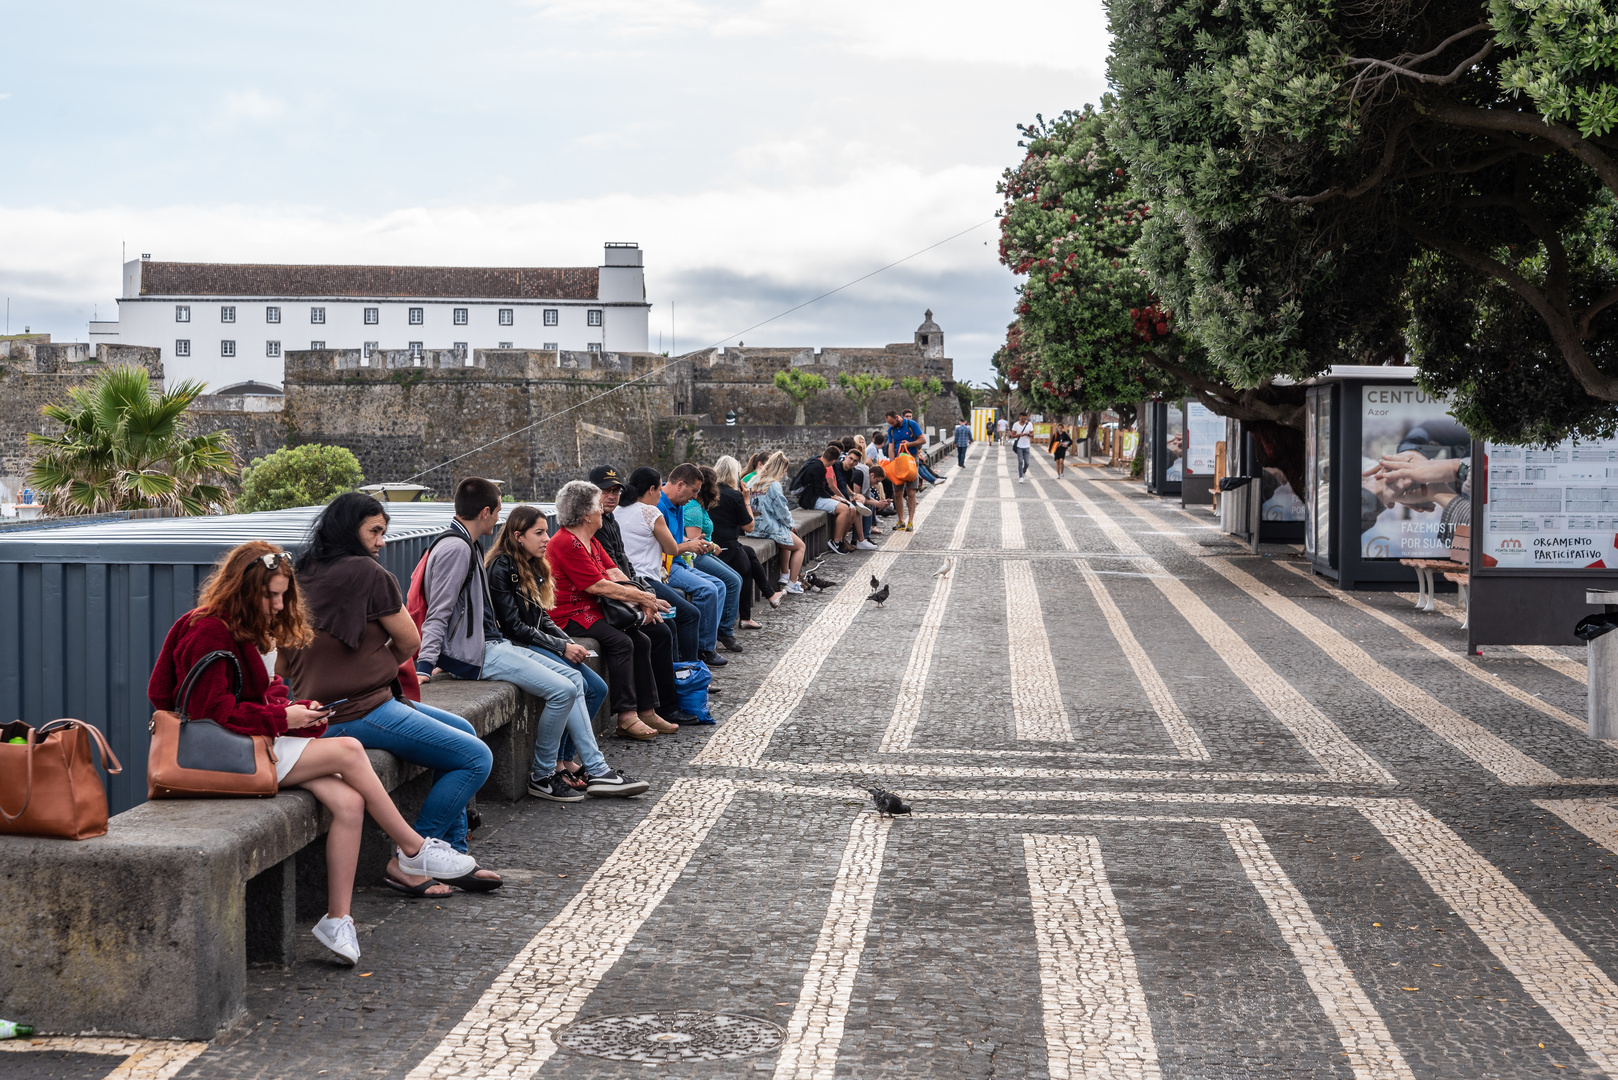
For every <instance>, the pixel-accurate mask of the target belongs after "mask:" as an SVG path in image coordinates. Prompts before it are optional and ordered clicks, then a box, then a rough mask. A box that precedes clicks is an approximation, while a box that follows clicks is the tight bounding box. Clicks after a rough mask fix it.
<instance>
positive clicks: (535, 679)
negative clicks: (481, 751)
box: [416, 476, 651, 802]
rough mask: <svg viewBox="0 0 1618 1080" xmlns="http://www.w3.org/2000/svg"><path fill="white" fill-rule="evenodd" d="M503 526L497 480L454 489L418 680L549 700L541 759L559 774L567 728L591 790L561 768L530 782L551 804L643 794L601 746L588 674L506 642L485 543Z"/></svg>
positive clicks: (474, 480) (430, 591)
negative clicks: (496, 688)
mask: <svg viewBox="0 0 1618 1080" xmlns="http://www.w3.org/2000/svg"><path fill="white" fill-rule="evenodd" d="M499 527H500V489H499V487H497V486H496V485H495V483H494V482H493V481H492V480H485V479H483V478H482V477H477V476H469V477H467V478H466V479H465V480H462V481H461V482H460V484H459V485H457V486H456V488H455V520H454V521H453V522H451V524H450V528H449V532H448V533H446V534H445V535H444V536H443V537H442V538H441V539H439V540H438V541H436V542H435V543H434V545H433V548H432V550H431V551H430V552H429V553H428V555H427V568H426V571H425V572H424V573H423V575H422V582H421V584H422V589H423V591H425V592H426V594H427V595H426V597H425V599H426V602H427V616H426V618H425V619H424V620H423V621H422V624H421V651H419V652H418V653H417V654H416V675H417V677H418V678H420V679H421V681H422V682H423V683H426V682H428V681H430V680H431V679H432V678H434V677H437V676H441V675H445V674H448V675H452V676H454V677H455V678H457V679H467V680H478V679H487V680H494V681H500V682H509V683H515V684H516V685H517V686H519V687H521V688H522V689H524V690H526V691H528V692H529V693H530V694H532V695H534V696H535V697H537V698H540V699H542V700H543V701H544V702H545V708H544V711H543V712H541V713H540V718H539V732H538V735H537V737H536V738H535V740H534V761H535V762H536V763H538V762H544V763H547V765H549V766H551V767H552V768H553V769H554V765H555V762H556V757H557V754H558V753H559V752H560V750H561V743H562V731H563V729H564V728H565V729H566V730H567V731H568V732H569V733H570V734H572V736H573V742H574V744H575V745H576V746H577V747H578V750H579V757H580V759H581V761H582V762H583V764H584V771H585V772H586V773H587V774H589V777H590V779H589V783H588V785H587V787H586V788H585V792H580V791H578V790H577V789H575V788H571V787H569V786H568V785H567V784H566V783H564V782H563V780H562V777H561V776H560V775H559V774H557V773H556V772H554V771H551V772H546V773H545V774H544V775H540V773H541V772H542V771H543V769H542V768H541V769H535V770H534V772H533V773H532V774H531V775H530V776H529V778H528V794H530V795H532V796H534V797H535V798H539V799H549V800H550V801H552V802H579V801H581V800H583V799H584V797H585V793H588V794H590V795H595V796H609V795H617V796H626V795H639V794H641V793H642V792H644V791H645V790H647V788H649V787H650V786H651V785H650V784H648V783H647V782H646V781H644V780H634V779H631V778H630V777H628V776H625V775H624V774H623V773H619V772H615V771H614V770H613V769H612V768H610V767H609V766H608V765H607V762H606V760H605V759H604V758H603V757H602V756H601V751H600V749H599V748H598V747H597V746H596V740H595V731H594V730H593V728H592V727H591V724H590V717H589V715H588V714H587V713H586V711H585V704H584V677H583V676H581V675H580V674H579V673H578V672H577V671H576V670H574V669H573V668H572V667H571V666H569V665H568V664H566V663H565V662H563V661H562V660H559V659H557V658H556V657H554V656H551V655H550V654H548V653H546V652H544V651H542V650H535V649H526V648H523V647H522V646H521V645H516V644H513V643H512V642H510V641H507V640H506V639H505V637H504V636H503V635H502V634H501V633H500V624H499V622H498V621H497V620H496V619H495V617H494V605H493V603H492V602H491V601H490V599H489V581H488V578H487V577H486V576H485V574H484V569H483V559H482V557H481V556H482V552H480V551H479V550H478V542H479V541H480V540H482V539H483V538H484V537H486V536H490V535H492V534H493V533H494V531H495V530H496V529H498V528H499Z"/></svg>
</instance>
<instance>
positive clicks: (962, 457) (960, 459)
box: [955, 446, 966, 469]
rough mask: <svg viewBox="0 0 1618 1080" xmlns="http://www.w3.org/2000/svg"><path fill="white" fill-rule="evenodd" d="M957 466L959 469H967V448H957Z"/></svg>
mask: <svg viewBox="0 0 1618 1080" xmlns="http://www.w3.org/2000/svg"><path fill="white" fill-rule="evenodd" d="M955 465H956V467H957V468H963V469H964V468H965V467H966V447H964V446H957V447H956V448H955Z"/></svg>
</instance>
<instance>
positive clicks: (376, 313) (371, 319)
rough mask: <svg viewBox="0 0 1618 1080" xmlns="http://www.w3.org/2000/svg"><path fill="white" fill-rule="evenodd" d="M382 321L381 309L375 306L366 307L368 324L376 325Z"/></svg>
mask: <svg viewBox="0 0 1618 1080" xmlns="http://www.w3.org/2000/svg"><path fill="white" fill-rule="evenodd" d="M380 321H382V312H381V311H380V310H379V309H377V308H374V307H368V308H366V309H365V325H366V326H375V325H376V324H377V323H378V322H380Z"/></svg>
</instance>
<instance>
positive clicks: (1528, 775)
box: [1102, 485, 1618, 786]
mask: <svg viewBox="0 0 1618 1080" xmlns="http://www.w3.org/2000/svg"><path fill="white" fill-rule="evenodd" d="M1102 489H1103V490H1104V491H1106V493H1107V494H1108V495H1111V496H1112V497H1113V498H1114V499H1115V500H1117V501H1118V502H1120V503H1122V504H1123V505H1124V507H1125V508H1126V509H1128V510H1129V511H1130V512H1131V513H1133V514H1134V515H1135V516H1136V517H1139V518H1141V519H1143V520H1145V521H1149V522H1151V523H1153V524H1154V525H1159V526H1161V525H1164V524H1167V523H1166V522H1164V521H1163V520H1162V519H1161V518H1159V517H1157V515H1155V514H1153V513H1152V512H1151V511H1149V510H1147V509H1146V508H1145V507H1141V506H1136V505H1135V503H1134V501H1133V500H1132V499H1130V497H1129V496H1127V495H1124V494H1122V493H1121V492H1118V491H1115V490H1113V489H1112V488H1110V487H1107V486H1106V485H1102ZM1162 535H1164V536H1166V537H1167V538H1168V539H1169V540H1170V541H1171V542H1172V543H1174V544H1175V545H1177V546H1179V547H1180V548H1181V549H1183V550H1185V551H1188V552H1191V553H1193V554H1196V555H1198V556H1204V555H1206V554H1207V552H1206V551H1205V550H1203V549H1202V547H1201V546H1200V545H1199V544H1197V542H1196V541H1195V540H1192V539H1191V538H1190V537H1188V536H1186V535H1185V534H1183V533H1180V532H1177V531H1176V532H1164V533H1163V534H1162ZM1201 563H1202V565H1204V566H1206V567H1207V568H1208V569H1210V570H1212V571H1213V572H1214V573H1216V574H1219V575H1220V576H1221V577H1223V578H1224V579H1225V580H1227V581H1229V582H1230V583H1231V584H1232V585H1234V586H1236V587H1237V588H1238V589H1240V590H1242V591H1243V592H1244V593H1246V594H1247V595H1248V596H1251V597H1252V598H1253V599H1254V600H1257V601H1258V602H1259V603H1260V604H1262V605H1263V606H1264V607H1265V608H1266V609H1267V610H1268V611H1269V612H1270V613H1271V614H1273V615H1274V616H1275V617H1276V618H1278V619H1280V620H1281V621H1282V622H1285V623H1288V624H1290V625H1291V626H1292V628H1293V629H1294V630H1296V631H1298V632H1299V633H1300V634H1302V635H1303V636H1304V637H1305V638H1306V639H1308V640H1309V641H1310V642H1311V643H1312V644H1314V645H1315V646H1316V647H1318V648H1319V649H1320V650H1321V651H1322V652H1324V653H1325V654H1326V655H1327V656H1329V657H1331V659H1332V660H1333V661H1334V662H1336V663H1337V665H1338V666H1340V667H1341V668H1343V670H1345V671H1347V672H1348V673H1349V674H1350V675H1353V676H1354V677H1355V678H1356V679H1358V680H1359V681H1360V682H1362V683H1364V684H1365V685H1366V686H1368V687H1370V688H1371V689H1372V690H1374V691H1376V692H1377V693H1378V694H1380V695H1381V696H1382V697H1383V698H1385V699H1386V700H1387V702H1388V703H1389V704H1390V705H1392V706H1393V707H1394V708H1396V709H1398V710H1399V711H1400V712H1402V713H1404V714H1405V715H1406V716H1408V717H1410V718H1411V719H1412V720H1414V721H1416V723H1418V724H1420V725H1421V726H1422V727H1425V728H1426V729H1427V730H1428V731H1431V732H1432V733H1433V734H1434V735H1437V736H1438V737H1439V738H1440V739H1443V740H1444V741H1445V742H1447V743H1449V744H1450V745H1451V746H1453V747H1454V748H1455V749H1456V750H1459V751H1460V752H1461V753H1462V754H1464V755H1466V756H1467V757H1469V758H1471V759H1472V760H1473V761H1475V762H1476V763H1477V764H1478V765H1480V766H1482V767H1483V768H1485V769H1487V770H1488V771H1489V772H1491V773H1493V774H1494V775H1495V776H1496V777H1497V778H1498V779H1499V780H1500V781H1501V782H1502V783H1506V784H1514V785H1522V786H1539V785H1544V784H1557V783H1566V782H1567V781H1565V780H1564V779H1563V778H1562V777H1561V776H1559V775H1557V773H1556V770H1555V769H1551V768H1549V767H1547V766H1545V765H1541V764H1540V763H1539V762H1537V761H1535V760H1534V759H1533V758H1531V757H1529V756H1528V755H1527V754H1525V753H1523V752H1522V751H1521V750H1518V749H1517V748H1516V747H1514V746H1512V745H1511V744H1510V743H1508V742H1506V741H1505V740H1504V739H1502V738H1500V736H1498V735H1496V734H1494V733H1493V732H1492V731H1489V730H1488V729H1487V728H1485V727H1483V726H1482V725H1481V724H1478V723H1476V722H1474V721H1472V720H1469V719H1467V718H1466V717H1464V716H1462V715H1461V714H1460V713H1458V712H1456V711H1455V710H1454V709H1452V708H1450V707H1449V706H1448V705H1445V704H1444V703H1443V702H1441V701H1439V700H1438V699H1437V698H1435V697H1433V695H1431V694H1429V693H1427V691H1425V690H1423V689H1421V688H1420V687H1418V686H1416V685H1415V684H1414V683H1411V682H1410V681H1409V680H1407V679H1405V678H1403V677H1401V676H1400V675H1399V674H1397V673H1396V672H1394V671H1393V670H1392V669H1391V668H1389V667H1387V666H1385V665H1383V664H1381V663H1378V662H1377V660H1376V659H1375V658H1374V657H1372V656H1371V654H1370V653H1368V652H1366V651H1365V650H1364V649H1362V648H1360V647H1359V645H1357V644H1355V643H1354V642H1353V641H1351V640H1350V639H1349V638H1348V637H1347V636H1346V635H1344V634H1342V633H1341V632H1339V631H1338V630H1337V629H1336V628H1335V627H1332V626H1330V625H1328V624H1327V623H1325V622H1323V621H1321V619H1320V618H1318V617H1317V616H1315V615H1313V614H1311V613H1310V612H1308V611H1305V610H1304V609H1303V608H1302V607H1300V606H1299V605H1297V604H1295V603H1293V602H1292V601H1291V600H1288V599H1287V598H1286V597H1284V596H1282V595H1280V594H1279V593H1277V592H1276V591H1275V590H1274V589H1272V588H1270V587H1269V586H1268V585H1265V584H1264V583H1263V582H1261V581H1259V580H1258V579H1257V578H1255V577H1253V575H1251V574H1249V573H1248V572H1247V571H1245V570H1241V569H1238V568H1237V567H1235V566H1233V565H1231V563H1230V562H1229V561H1228V560H1226V559H1220V558H1213V559H1209V558H1203V559H1201ZM1581 782H1583V781H1581ZM1593 782H1594V783H1618V780H1596V781H1593Z"/></svg>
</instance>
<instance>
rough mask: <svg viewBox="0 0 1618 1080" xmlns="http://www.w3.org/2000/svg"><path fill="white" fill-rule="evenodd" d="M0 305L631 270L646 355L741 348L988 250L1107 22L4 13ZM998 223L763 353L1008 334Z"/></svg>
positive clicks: (493, 9)
mask: <svg viewBox="0 0 1618 1080" xmlns="http://www.w3.org/2000/svg"><path fill="white" fill-rule="evenodd" d="M0 26H3V27H4V28H5V31H6V39H7V42H8V45H7V48H6V50H5V55H4V58H3V59H0V131H4V132H5V135H6V140H5V141H6V146H7V161H6V164H5V166H4V167H0V296H3V297H9V298H10V304H11V315H10V327H11V331H12V332H13V333H16V332H19V331H20V330H21V329H22V327H23V326H24V325H29V326H31V327H32V328H33V329H35V330H46V331H49V332H50V333H51V334H52V335H54V336H55V337H56V338H57V340H71V341H82V340H84V338H85V333H86V327H85V323H86V321H87V320H88V319H89V318H90V317H91V314H92V311H94V312H97V313H99V315H100V317H101V318H111V317H114V316H113V312H114V311H115V304H114V298H115V297H116V295H117V292H118V281H119V277H118V264H119V258H120V251H121V248H122V245H124V244H127V250H128V252H129V254H130V257H131V258H133V257H135V256H136V255H138V254H139V253H141V252H150V253H151V254H152V255H153V257H154V258H157V259H167V260H175V261H221V262H386V263H419V264H462V265H480V264H481V265H539V266H557V265H563V266H568V265H594V264H596V263H597V262H599V261H600V252H601V244H602V242H603V241H608V240H634V241H638V242H639V243H640V245H641V246H642V247H643V248H644V249H645V250H646V265H647V288H648V293H649V298H650V299H651V300H652V302H653V304H654V307H653V310H652V345H653V347H654V348H656V347H658V344H659V336H658V335H659V334H660V333H661V334H662V335H663V339H662V347H663V348H665V349H666V348H668V347H669V345H670V344H671V341H670V335H671V334H673V335H675V336H676V340H677V345H678V347H679V349H680V350H681V351H685V350H686V349H690V348H695V347H699V346H703V345H708V344H713V343H718V342H722V341H725V340H727V339H728V340H729V341H732V342H734V340H735V337H736V334H737V333H738V332H739V331H741V330H742V329H743V328H744V327H747V326H748V325H749V324H751V323H755V322H757V321H759V320H761V319H765V318H768V317H769V316H771V315H773V314H776V313H777V312H779V311H782V310H784V309H785V308H788V307H791V306H792V305H794V304H796V303H799V302H801V301H803V300H805V299H808V298H809V297H811V296H814V295H816V294H817V293H820V292H824V291H825V290H827V289H830V288H834V287H836V286H838V285H841V284H843V283H844V282H846V281H848V280H850V279H852V278H855V277H858V276H859V275H861V274H864V273H866V272H868V271H870V270H873V269H875V268H876V267H879V266H882V265H884V264H886V263H889V262H892V261H894V260H895V259H899V258H902V257H904V256H906V255H909V254H911V253H912V252H915V251H917V250H919V249H921V248H924V247H926V246H928V245H929V244H932V243H934V242H935V241H938V240H942V239H943V238H945V237H947V236H950V235H951V234H954V233H957V232H960V231H961V230H963V229H968V228H970V227H972V226H974V225H977V224H979V223H981V222H988V221H989V219H990V218H991V217H992V215H993V213H994V210H995V208H996V207H997V206H998V199H997V197H996V195H995V192H994V184H995V180H996V179H997V177H998V176H999V173H1000V171H1001V170H1002V169H1003V168H1005V167H1006V166H1008V165H1010V164H1012V163H1014V162H1015V161H1016V159H1017V156H1018V150H1017V145H1016V143H1017V131H1016V125H1017V123H1018V122H1020V121H1026V120H1029V119H1031V118H1032V117H1033V115H1034V114H1035V113H1036V112H1042V113H1044V114H1045V115H1047V116H1049V115H1051V114H1053V113H1058V112H1060V111H1061V110H1062V109H1064V108H1075V107H1078V106H1081V105H1083V104H1084V103H1085V102H1087V101H1095V100H1097V99H1098V98H1099V95H1100V94H1101V93H1102V90H1103V81H1102V77H1103V65H1104V62H1105V55H1106V33H1105V20H1104V15H1103V13H1102V10H1101V3H1100V0H1078V2H1073V0H1067V2H1058V0H1025V2H1024V3H1021V4H1019V5H1017V6H1015V7H1008V6H1006V5H1003V4H997V3H995V4H992V3H986V2H975V3H960V2H957V3H953V4H951V3H948V2H936V0H935V2H929V3H921V2H915V0H878V2H876V3H871V2H869V0H866V2H860V0H813V2H805V3H787V2H779V0H762V2H757V0H736V2H734V3H710V2H708V0H534V2H529V3H513V2H487V3H479V4H461V5H448V4H443V3H434V4H425V3H413V2H402V0H393V2H390V3H387V4H366V3H352V2H351V3H335V4H334V3H322V4H312V3H302V2H289V0H282V2H279V3H276V4H245V3H234V4H227V3H220V2H217V0H215V2H201V0H197V2H190V3H181V2H169V3H142V4H130V3H127V2H124V3H105V4H98V3H73V4H39V3H33V2H14V0H0ZM995 239H996V237H995V230H994V226H993V224H992V223H989V224H984V225H982V227H980V228H978V229H977V230H976V231H973V232H970V233H968V234H967V235H965V236H962V237H960V238H958V239H955V240H952V241H951V242H949V243H947V244H944V245H942V246H940V247H938V248H935V249H934V250H932V251H930V252H927V253H925V254H923V255H920V256H918V257H917V258H915V259H912V260H910V261H909V262H906V263H905V264H903V265H902V266H900V267H897V268H895V269H893V270H889V271H887V272H886V273H883V274H880V275H878V276H877V277H874V278H872V279H870V280H868V281H865V282H863V283H861V284H859V285H856V286H854V287H853V288H851V289H849V290H847V291H845V292H843V293H840V294H839V295H838V296H836V297H833V298H831V299H830V300H826V301H822V302H820V303H818V304H815V305H812V306H810V307H808V308H805V309H804V310H802V311H800V312H797V313H795V314H793V315H790V316H787V317H786V318H784V319H781V320H779V321H777V322H775V323H772V324H770V325H769V326H768V327H765V328H762V329H758V330H754V331H752V332H751V333H748V334H746V335H745V339H747V340H751V341H752V342H753V343H754V344H755V345H814V346H827V345H862V344H880V343H885V342H889V341H902V340H908V339H909V336H910V333H911V332H912V331H913V330H914V329H915V326H916V324H917V323H919V322H920V321H921V315H922V310H923V309H924V308H927V307H931V308H932V309H933V310H934V312H935V317H936V318H937V320H938V321H939V323H940V324H942V325H943V327H944V329H945V332H946V334H947V335H948V337H947V339H946V340H947V342H948V344H949V351H950V353H951V354H952V355H953V356H954V357H955V358H956V365H957V373H958V376H960V377H965V378H972V379H983V378H986V377H987V376H988V374H989V371H990V369H989V366H988V357H989V355H990V353H992V352H993V350H994V348H995V347H996V345H998V344H999V342H1000V340H1001V336H1002V334H1003V331H1004V327H1005V324H1006V322H1007V321H1008V320H1009V318H1010V310H1011V297H1012V291H1011V290H1012V284H1013V281H1012V278H1011V276H1010V275H1009V274H1008V273H1007V272H1006V270H1005V268H1004V267H1002V266H1000V265H999V264H998V263H997V262H996V261H995V257H994V251H995Z"/></svg>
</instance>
